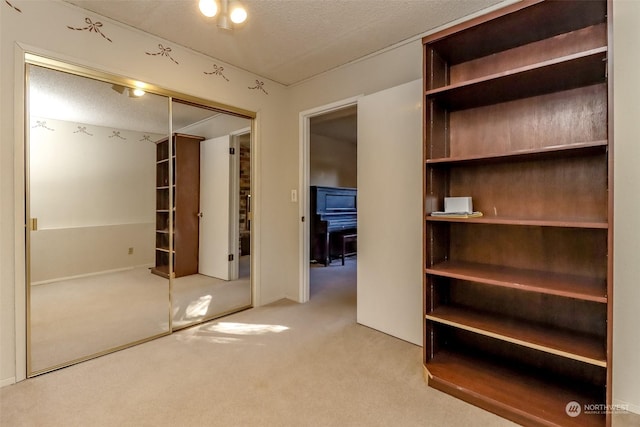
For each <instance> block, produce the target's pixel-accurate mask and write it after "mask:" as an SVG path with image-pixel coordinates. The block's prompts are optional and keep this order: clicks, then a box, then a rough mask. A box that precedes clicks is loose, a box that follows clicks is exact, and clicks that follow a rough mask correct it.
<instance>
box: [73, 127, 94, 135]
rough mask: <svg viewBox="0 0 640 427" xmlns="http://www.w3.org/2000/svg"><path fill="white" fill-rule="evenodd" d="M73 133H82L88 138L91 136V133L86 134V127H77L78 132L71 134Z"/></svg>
mask: <svg viewBox="0 0 640 427" xmlns="http://www.w3.org/2000/svg"><path fill="white" fill-rule="evenodd" d="M73 133H84V134H87V135H89V136H93V134H92V133H89V132H87V127H86V126H78V130H77V131H75V132H73Z"/></svg>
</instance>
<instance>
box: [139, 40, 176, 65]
mask: <svg viewBox="0 0 640 427" xmlns="http://www.w3.org/2000/svg"><path fill="white" fill-rule="evenodd" d="M158 49H160V50H159V51H158V52H156V53H151V52H145V53H146V54H147V55H150V56H166V57H167V58H169V59H170V60H172V61H173V62H175V63H176V64H178V61H176V60H175V59H173V58H172V57H171V48H170V47H164V46H163V45H162V43H158Z"/></svg>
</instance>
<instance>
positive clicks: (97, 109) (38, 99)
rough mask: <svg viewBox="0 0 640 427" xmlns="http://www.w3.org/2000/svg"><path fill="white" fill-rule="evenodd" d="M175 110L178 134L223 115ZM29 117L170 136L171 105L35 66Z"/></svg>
mask: <svg viewBox="0 0 640 427" xmlns="http://www.w3.org/2000/svg"><path fill="white" fill-rule="evenodd" d="M120 89H121V88H120ZM172 108H173V129H174V130H175V129H181V128H183V127H185V126H188V125H191V124H193V123H196V122H199V121H201V120H204V119H206V118H209V117H213V116H216V115H219V114H220V113H217V112H214V111H210V110H206V109H204V108H196V107H191V106H189V105H184V104H179V103H176V102H174V105H173V107H172ZM29 113H30V115H32V116H37V117H46V118H50V119H57V120H65V121H71V122H77V123H84V124H89V125H97V126H104V127H112V128H116V129H126V130H134V131H139V132H150V133H157V134H167V133H168V128H169V105H168V100H167V98H166V97H164V96H160V95H153V94H150V93H147V94H145V95H144V96H142V97H140V98H131V97H129V96H128V95H127V92H126V91H125V92H123V93H119V92H118V91H116V90H114V88H113V86H112V85H111V84H110V83H104V82H101V81H98V80H93V79H89V78H85V77H80V76H75V75H71V74H67V73H63V72H60V71H55V70H51V69H47V68H42V67H38V66H34V65H32V66H30V67H29Z"/></svg>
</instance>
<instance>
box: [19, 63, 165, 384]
mask: <svg viewBox="0 0 640 427" xmlns="http://www.w3.org/2000/svg"><path fill="white" fill-rule="evenodd" d="M27 77H28V115H27V123H28V144H27V147H28V149H27V151H28V155H27V159H28V174H27V184H28V196H27V206H28V213H27V215H28V216H29V219H30V220H29V227H28V228H29V232H28V248H29V257H30V260H29V261H30V262H29V263H28V265H29V278H30V285H29V286H28V296H29V304H30V307H29V310H28V313H29V320H30V322H29V326H28V327H29V340H28V342H29V352H28V354H29V361H28V369H29V374H34V373H39V372H43V371H47V370H51V369H55V368H57V367H60V366H64V365H67V364H70V363H73V362H75V361H80V360H83V359H85V358H88V357H92V356H95V355H98V354H101V353H105V352H108V351H111V350H114V349H118V348H121V347H123V346H126V345H130V344H132V343H138V342H141V341H143V340H146V339H149V338H152V337H156V336H159V335H162V334H167V333H169V332H170V321H169V280H167V279H166V278H162V277H160V276H157V275H152V274H150V273H149V267H150V266H151V265H153V264H154V262H155V257H156V254H155V253H154V246H155V244H154V243H155V242H156V239H157V236H155V233H154V231H155V222H156V215H157V214H156V212H157V210H158V209H159V208H163V209H165V210H168V209H169V199H168V197H162V195H159V194H157V192H156V184H157V182H156V165H157V154H156V144H155V142H156V141H158V140H160V139H162V138H166V136H167V135H168V130H169V98H167V97H165V96H160V95H155V94H152V93H145V94H143V95H142V94H141V95H142V96H137V95H136V94H134V89H133V88H127V87H125V86H121V85H118V84H112V83H106V82H103V81H99V80H95V79H92V78H87V77H81V76H79V75H73V74H69V73H65V72H62V71H56V70H53V69H49V68H44V67H40V66H37V65H30V64H28V65H27ZM167 172H168V171H167Z"/></svg>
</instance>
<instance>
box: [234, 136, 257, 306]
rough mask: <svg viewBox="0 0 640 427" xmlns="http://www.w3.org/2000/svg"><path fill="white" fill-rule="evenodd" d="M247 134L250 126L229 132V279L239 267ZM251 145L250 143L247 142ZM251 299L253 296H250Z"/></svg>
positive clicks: (235, 274)
mask: <svg viewBox="0 0 640 427" xmlns="http://www.w3.org/2000/svg"><path fill="white" fill-rule="evenodd" d="M246 134H249V138H250V139H252V138H253V135H252V134H251V126H248V127H245V128H242V129H238V130H236V131H233V132H231V133H230V134H229V136H230V138H229V145H230V147H231V148H233V149H234V152H235V155H233V156H231V165H230V166H231V167H230V169H229V174H230V175H231V177H230V184H231V188H230V190H229V191H231V200H230V203H229V209H231V212H229V221H230V223H231V230H230V236H229V237H230V239H231V242H230V244H229V250H230V251H231V253H232V254H233V261H231V265H230V266H229V268H230V272H229V280H238V276H239V268H240V257H239V256H238V253H239V252H240V137H241V136H242V135H246ZM249 145H250V146H251V143H249ZM249 188H250V190H249V193H251V191H252V190H253V181H251V174H249ZM252 237H253V236H252V234H251V229H250V230H249V241H251V238H252ZM252 301H253V297H252Z"/></svg>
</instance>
